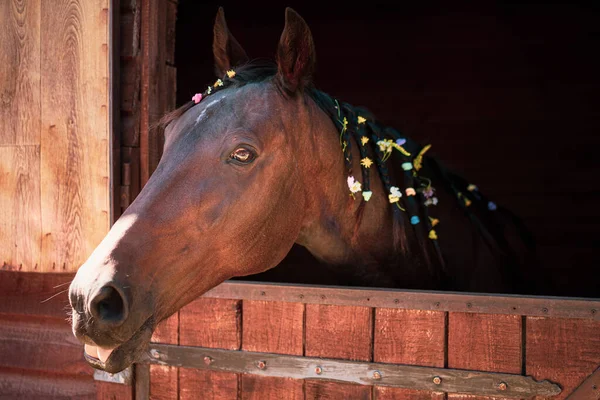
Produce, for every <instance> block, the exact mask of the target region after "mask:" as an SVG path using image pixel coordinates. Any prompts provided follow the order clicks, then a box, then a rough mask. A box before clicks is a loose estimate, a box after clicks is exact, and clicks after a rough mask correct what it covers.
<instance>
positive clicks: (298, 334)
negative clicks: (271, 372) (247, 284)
mask: <svg viewBox="0 0 600 400" xmlns="http://www.w3.org/2000/svg"><path fill="white" fill-rule="evenodd" d="M303 316H304V304H302V303H280V302H272V301H244V302H243V312H242V317H243V322H242V326H243V327H244V329H243V332H242V350H247V351H258V352H265V353H280V354H291V355H298V356H301V355H302V350H303V349H302V347H303V346H302V338H303V323H304V321H303Z"/></svg>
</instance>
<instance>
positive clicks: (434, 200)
mask: <svg viewBox="0 0 600 400" xmlns="http://www.w3.org/2000/svg"><path fill="white" fill-rule="evenodd" d="M437 203H438V198H437V197H430V198H428V199H427V200H425V203H424V204H425V205H426V206H430V205H434V206H437Z"/></svg>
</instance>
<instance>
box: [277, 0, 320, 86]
mask: <svg viewBox="0 0 600 400" xmlns="http://www.w3.org/2000/svg"><path fill="white" fill-rule="evenodd" d="M315 61H316V55H315V44H314V42H313V37H312V34H311V33H310V29H309V28H308V25H307V24H306V22H305V21H304V20H303V19H302V17H301V16H300V15H298V13H297V12H296V11H294V10H292V9H291V8H289V7H288V8H286V9H285V27H284V28H283V33H282V34H281V38H280V39H279V46H278V47H277V68H278V72H277V77H278V79H279V83H280V84H281V85H282V86H283V88H284V89H286V90H287V91H288V92H295V91H296V90H298V89H302V88H303V87H304V86H306V84H308V83H309V82H310V77H311V75H312V73H313V70H314V67H315Z"/></svg>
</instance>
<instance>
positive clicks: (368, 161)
mask: <svg viewBox="0 0 600 400" xmlns="http://www.w3.org/2000/svg"><path fill="white" fill-rule="evenodd" d="M360 165H362V166H363V167H365V168H371V165H373V161H371V159H370V158H369V157H365V158H363V159H362V160H360Z"/></svg>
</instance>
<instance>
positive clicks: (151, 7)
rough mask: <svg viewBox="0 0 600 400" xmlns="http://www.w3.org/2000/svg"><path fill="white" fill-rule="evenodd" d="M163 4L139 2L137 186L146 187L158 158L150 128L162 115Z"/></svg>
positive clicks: (157, 132) (154, 132) (158, 0)
mask: <svg viewBox="0 0 600 400" xmlns="http://www.w3.org/2000/svg"><path fill="white" fill-rule="evenodd" d="M166 4H167V1H166V0H155V1H146V2H143V3H142V8H141V19H142V24H141V28H142V30H141V40H140V43H141V57H142V58H141V63H142V64H141V101H140V110H141V130H140V151H141V164H140V167H141V168H140V171H141V183H142V186H143V185H145V184H146V182H147V181H148V178H149V177H150V175H152V172H154V169H155V168H156V166H157V165H158V161H159V159H160V155H159V144H158V138H159V137H160V135H162V132H161V131H160V129H158V128H157V129H152V126H153V124H154V123H156V122H157V121H158V120H159V119H160V117H161V116H162V115H163V114H164V112H165V100H164V95H163V93H164V89H165V68H166V62H165V41H166V26H165V25H166V16H167V8H166Z"/></svg>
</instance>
